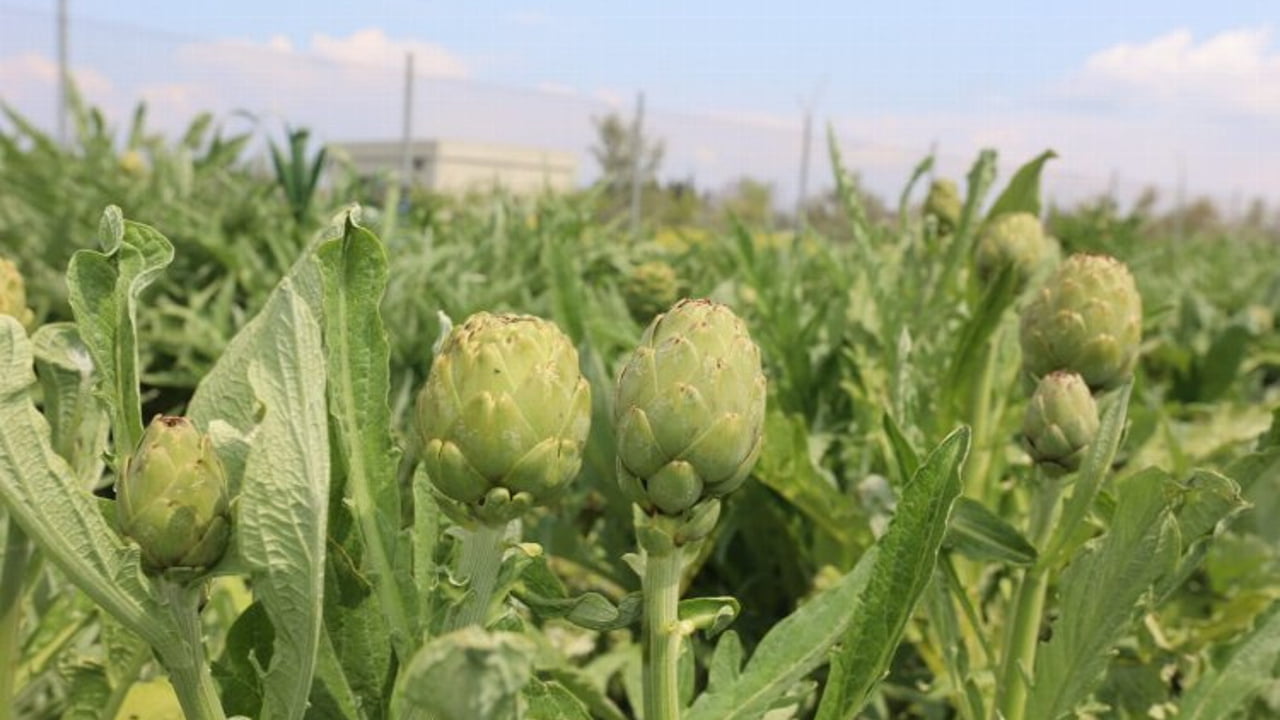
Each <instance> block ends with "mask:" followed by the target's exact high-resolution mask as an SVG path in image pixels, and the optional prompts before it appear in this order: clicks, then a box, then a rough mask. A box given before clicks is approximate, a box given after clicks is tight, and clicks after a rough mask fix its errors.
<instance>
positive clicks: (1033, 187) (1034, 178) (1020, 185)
mask: <svg viewBox="0 0 1280 720" xmlns="http://www.w3.org/2000/svg"><path fill="white" fill-rule="evenodd" d="M1056 157H1058V154H1057V153H1055V152H1054V151H1052V150H1045V151H1044V152H1042V153H1040V154H1039V155H1038V156H1036V157H1035V159H1033V160H1031V161H1030V162H1028V163H1027V164H1025V165H1023V166H1022V167H1020V168H1018V171H1017V172H1016V173H1014V174H1013V177H1012V178H1010V179H1009V185H1008V186H1007V187H1005V189H1004V192H1002V193H1000V197H998V198H996V201H995V204H993V205H992V206H991V210H990V211H989V212H988V213H987V217H989V218H993V217H996V216H997V215H1002V214H1004V213H1011V212H1027V213H1031V214H1032V215H1039V214H1040V174H1041V173H1042V172H1043V171H1044V164H1045V163H1047V162H1049V161H1050V160H1052V159H1054V158H1056Z"/></svg>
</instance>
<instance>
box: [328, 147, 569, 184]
mask: <svg viewBox="0 0 1280 720" xmlns="http://www.w3.org/2000/svg"><path fill="white" fill-rule="evenodd" d="M331 148H332V150H331V152H336V153H337V154H338V155H340V156H342V157H344V158H346V159H348V160H349V161H350V162H351V164H352V165H353V166H354V168H355V171H356V172H357V173H359V174H360V175H362V176H369V177H372V176H375V175H380V174H385V173H399V172H400V169H401V167H402V165H401V163H402V161H403V157H404V154H403V148H404V146H403V144H402V143H400V142H397V141H371V142H343V143H332V144H331ZM409 151H410V158H411V160H410V162H411V165H412V168H413V169H412V177H413V179H412V183H413V184H414V185H417V186H419V187H424V188H427V189H429V190H435V191H439V192H466V191H468V190H487V189H492V188H494V187H496V186H500V187H502V188H503V189H505V190H507V191H509V192H512V193H516V194H535V193H539V192H542V191H544V190H552V191H565V190H572V189H573V188H575V187H576V186H577V181H578V156H577V155H576V154H574V153H572V152H567V151H564V150H548V149H545V148H531V147H522V146H516V145H494V144H490V143H477V142H463V141H457V140H419V141H415V142H413V143H411V144H410V146H409Z"/></svg>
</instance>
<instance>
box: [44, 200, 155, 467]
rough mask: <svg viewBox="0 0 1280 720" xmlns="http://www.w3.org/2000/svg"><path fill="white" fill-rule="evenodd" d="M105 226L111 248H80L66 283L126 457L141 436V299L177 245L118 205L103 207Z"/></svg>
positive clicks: (121, 454)
mask: <svg viewBox="0 0 1280 720" xmlns="http://www.w3.org/2000/svg"><path fill="white" fill-rule="evenodd" d="M102 228H103V230H104V231H106V232H108V233H110V235H109V237H104V238H103V244H104V246H105V247H106V252H98V251H96V250H79V251H77V252H76V254H75V255H73V256H72V257H71V264H70V266H69V267H68V268H67V289H68V293H69V294H68V298H69V300H70V302H71V310H72V312H73V313H74V314H75V317H76V325H77V327H78V328H79V331H80V336H81V338H83V340H84V345H85V347H86V348H88V351H89V354H90V355H91V356H92V357H93V363H94V366H95V367H96V369H97V373H98V377H99V379H100V385H99V397H101V398H102V400H103V402H105V403H106V405H107V407H108V408H110V410H111V417H112V423H111V427H112V436H113V438H114V442H115V450H116V455H117V456H118V457H120V458H123V457H124V456H126V455H128V454H129V453H131V452H133V450H134V448H135V447H136V446H137V443H138V441H139V440H140V439H141V438H142V424H143V423H142V398H141V395H140V390H139V387H138V378H139V374H140V372H141V368H140V367H139V359H138V346H137V343H138V338H137V307H136V304H137V301H138V297H139V296H140V295H141V294H142V291H143V290H145V289H146V288H147V286H148V285H150V284H151V283H152V281H154V280H155V279H156V277H158V276H159V275H160V273H161V272H163V271H164V269H165V267H167V266H168V265H169V263H170V262H172V261H173V245H172V244H170V243H169V241H168V240H167V239H166V238H165V237H164V236H163V235H161V234H160V233H159V232H157V231H156V230H155V229H154V228H151V227H148V226H146V225H142V224H141V223H135V222H131V221H127V220H124V219H123V218H121V217H120V209H119V208H117V207H115V206H112V207H109V208H107V210H106V211H105V212H104V213H103V221H102Z"/></svg>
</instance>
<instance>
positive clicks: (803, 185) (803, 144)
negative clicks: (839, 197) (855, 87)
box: [796, 77, 827, 233]
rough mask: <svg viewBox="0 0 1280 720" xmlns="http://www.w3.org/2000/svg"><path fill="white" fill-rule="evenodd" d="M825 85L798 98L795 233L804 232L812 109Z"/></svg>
mask: <svg viewBox="0 0 1280 720" xmlns="http://www.w3.org/2000/svg"><path fill="white" fill-rule="evenodd" d="M826 84H827V79H826V78H825V77H824V78H822V79H821V80H819V81H818V84H817V85H815V86H814V88H813V92H812V93H810V95H809V97H808V99H805V98H800V107H801V109H803V110H804V130H803V133H802V134H801V136H800V181H799V182H798V183H797V184H796V232H797V233H798V232H801V231H803V230H804V225H805V211H804V204H805V200H807V199H808V195H809V152H810V148H811V147H812V146H813V107H814V106H815V105H817V104H818V98H819V97H821V96H822V91H823V89H824V87H825V86H826Z"/></svg>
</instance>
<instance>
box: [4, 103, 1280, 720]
mask: <svg viewBox="0 0 1280 720" xmlns="http://www.w3.org/2000/svg"><path fill="white" fill-rule="evenodd" d="M7 123H8V127H9V129H8V130H6V131H4V132H3V133H0V255H2V256H3V257H4V258H5V260H4V261H3V262H0V293H2V294H0V366H3V367H0V530H3V535H2V536H3V537H4V538H5V540H4V543H3V546H2V547H3V555H2V556H0V718H8V717H16V718H53V717H74V718H116V717H139V718H163V717H183V716H184V715H185V716H186V717H189V718H224V717H230V716H235V715H241V716H247V717H261V718H297V717H317V718H319V717H325V718H415V717H416V718H436V719H438V720H454V719H456V720H470V719H473V718H546V719H550V718H603V719H605V720H622V719H625V718H648V719H649V720H671V719H673V718H686V719H697V720H720V719H722V718H743V719H746V718H751V719H754V718H769V719H770V720H784V719H785V718H820V719H822V720H835V719H837V718H850V717H867V718H886V719H887V718H951V717H958V718H965V719H967V720H986V719H988V718H1000V717H1003V718H1005V719H1006V720H1035V719H1040V718H1062V717H1076V716H1081V715H1085V716H1094V717H1117V718H1175V717H1176V718H1226V717H1248V718H1265V717H1275V716H1276V715H1277V714H1280V605H1278V604H1277V602H1278V600H1280V565H1278V562H1280V531H1278V530H1277V527H1280V526H1278V525H1277V524H1276V523H1275V522H1272V521H1271V519H1272V518H1274V517H1276V513H1277V512H1280V422H1276V417H1277V415H1276V408H1277V407H1280V334H1277V332H1276V330H1275V327H1274V315H1275V313H1276V312H1277V311H1280V272H1277V269H1278V268H1280V238H1277V237H1276V233H1275V231H1274V229H1268V228H1267V227H1266V225H1265V223H1253V224H1250V223H1232V224H1226V223H1205V224H1200V225H1195V224H1192V225H1191V226H1190V227H1188V225H1187V224H1185V223H1183V222H1179V223H1177V225H1176V227H1177V228H1178V230H1179V231H1178V232H1173V228H1174V227H1175V225H1174V224H1173V223H1171V222H1169V221H1167V220H1165V219H1161V218H1159V217H1157V216H1156V215H1154V214H1153V213H1151V212H1149V210H1148V209H1146V208H1138V209H1135V210H1134V211H1132V212H1127V213H1126V212H1122V211H1121V210H1120V209H1118V208H1117V207H1116V206H1115V205H1114V204H1113V203H1108V202H1100V203H1097V204H1093V205H1089V206H1086V207H1082V208H1079V209H1075V210H1061V209H1050V208H1046V207H1045V206H1044V203H1043V201H1042V198H1041V196H1042V192H1041V176H1042V174H1043V173H1044V170H1045V168H1046V166H1047V165H1048V167H1052V166H1051V165H1049V163H1051V162H1052V160H1053V156H1052V153H1045V154H1044V155H1042V156H1040V157H1037V158H1033V159H1030V160H1029V161H1028V162H1025V163H1024V164H1022V165H1020V166H1019V165H1018V164H1017V163H1016V162H1014V163H1010V162H1009V161H1008V160H1006V159H998V158H997V156H996V154H995V153H994V152H989V151H988V152H983V153H981V154H980V155H979V156H978V157H977V158H976V159H975V162H974V163H973V165H972V167H971V169H970V170H969V172H968V174H967V175H966V177H964V178H957V179H956V181H955V182H951V181H946V180H939V181H935V182H930V181H929V178H930V170H931V161H930V160H929V159H926V160H925V161H924V162H922V163H921V164H920V165H919V166H918V167H917V168H916V169H915V172H914V173H912V174H911V176H910V178H907V184H906V187H905V189H904V191H903V193H902V195H901V203H900V207H899V208H896V211H894V212H888V213H883V212H875V213H872V212H869V211H868V210H867V208H868V207H870V203H869V201H868V200H867V199H865V198H863V197H862V196H861V194H860V191H859V190H858V186H857V183H856V181H855V180H854V179H853V176H852V175H851V174H850V169H849V168H846V167H845V166H844V164H843V162H842V161H841V159H840V156H839V151H838V148H836V147H834V146H833V147H832V152H831V166H832V168H833V169H834V173H835V178H836V184H837V189H836V195H835V199H836V201H837V202H836V207H838V209H839V213H838V215H839V217H838V222H827V223H823V224H821V225H814V226H812V227H810V228H808V229H805V230H802V231H799V232H793V231H778V230H777V229H776V228H770V227H756V226H747V225H743V224H742V223H730V224H729V225H728V226H727V227H722V228H710V229H708V228H692V227H663V228H658V227H650V228H645V230H644V232H643V233H641V235H640V237H637V236H636V235H635V234H634V233H633V232H632V231H631V229H630V228H629V227H627V226H626V225H624V224H622V223H619V222H616V221H613V220H610V219H607V218H602V217H601V216H600V213H599V208H600V207H601V204H602V203H600V202H599V197H598V193H599V192H602V190H589V191H584V192H582V193H576V194H573V195H549V196H543V197H537V198H516V197H510V196H506V195H503V194H501V193H493V194H487V195H477V196H470V197H465V198H440V197H425V196H416V195H415V196H413V197H411V198H407V199H406V198H403V197H401V196H400V195H399V193H398V192H397V191H395V190H394V189H391V190H389V191H388V190H386V189H384V188H371V187H370V186H369V185H368V184H367V183H362V182H360V181H359V180H357V179H355V178H354V177H348V176H347V175H346V174H344V173H343V172H342V171H341V170H340V169H335V170H332V171H331V172H329V173H328V175H327V177H326V179H325V182H324V183H317V173H318V168H319V167H320V166H319V164H318V161H317V158H316V157H315V156H309V155H308V154H307V153H308V150H307V148H306V144H305V142H303V139H304V138H305V136H302V135H297V134H295V135H294V136H293V138H292V140H293V141H294V142H292V143H291V144H289V145H287V146H286V147H284V148H278V149H276V153H275V162H274V163H273V164H271V165H270V166H265V165H260V164H255V163H253V162H251V161H248V160H246V155H247V153H246V148H248V147H249V146H250V145H251V143H253V142H254V141H255V138H254V137H252V136H249V135H228V134H226V133H224V132H223V131H221V130H220V128H219V127H218V125H217V123H216V122H215V121H214V120H213V119H212V118H210V117H207V116H205V117H201V118H198V119H197V120H196V121H194V122H193V123H192V125H191V126H190V127H189V129H188V130H187V132H186V133H185V134H184V135H183V136H182V137H180V138H177V139H176V140H175V139H167V138H164V137H161V136H159V135H157V134H154V133H152V132H150V131H148V130H147V128H146V123H145V114H144V113H143V112H142V111H141V110H140V111H139V113H138V115H137V116H135V118H134V119H133V122H132V123H131V124H130V125H129V127H127V128H126V129H125V131H124V132H123V133H116V132H113V131H112V129H110V128H109V127H107V125H106V123H105V122H104V120H103V119H102V118H101V116H99V115H97V114H96V113H95V112H93V111H92V110H85V111H83V112H79V113H78V114H77V127H76V140H75V142H74V143H73V144H72V145H71V146H70V147H64V146H61V145H59V144H57V143H55V142H53V141H52V140H51V139H50V138H48V137H47V136H46V135H44V134H42V133H41V131H40V130H38V129H37V128H35V127H32V126H31V125H29V124H28V123H26V122H25V121H24V120H23V119H22V118H21V117H19V116H17V115H13V114H10V115H9V116H7ZM682 298H696V299H697V300H695V301H681V299H682Z"/></svg>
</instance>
